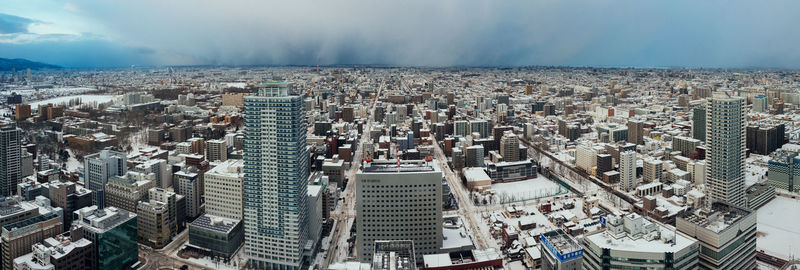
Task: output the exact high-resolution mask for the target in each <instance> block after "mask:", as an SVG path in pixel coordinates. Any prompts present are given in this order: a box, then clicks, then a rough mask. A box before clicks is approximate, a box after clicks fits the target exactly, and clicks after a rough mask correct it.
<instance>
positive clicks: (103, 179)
mask: <svg viewBox="0 0 800 270" xmlns="http://www.w3.org/2000/svg"><path fill="white" fill-rule="evenodd" d="M126 160H127V154H125V153H122V152H117V151H111V150H103V151H100V153H95V154H91V155H88V156H86V157H84V159H83V168H84V169H83V170H84V176H83V179H84V180H83V181H84V183H85V185H86V188H88V189H90V190H92V191H93V192H94V194H95V197H94V198H92V203H93V204H97V202H98V200H102V198H100V197H101V196H103V195H100V194H102V193H103V192H98V191H105V186H106V184H107V183H108V178H109V177H111V176H123V175H125V173H126V172H127V171H128V167H127V162H126Z"/></svg>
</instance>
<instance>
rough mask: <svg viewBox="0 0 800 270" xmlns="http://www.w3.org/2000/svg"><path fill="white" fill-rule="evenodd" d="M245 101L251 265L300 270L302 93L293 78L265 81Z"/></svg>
mask: <svg viewBox="0 0 800 270" xmlns="http://www.w3.org/2000/svg"><path fill="white" fill-rule="evenodd" d="M244 102H245V144H244V163H245V165H244V198H245V201H244V216H245V250H246V254H247V257H248V259H249V263H250V267H253V268H261V269H282V270H283V269H290V270H296V269H300V268H301V267H302V265H303V247H304V246H305V244H306V239H307V234H306V228H305V225H306V220H307V213H306V208H307V207H306V198H307V197H308V196H307V195H308V194H307V191H306V190H307V188H308V185H307V184H308V150H307V149H306V120H305V110H304V107H303V97H302V96H300V95H298V94H296V93H295V92H294V86H293V85H292V84H291V83H264V84H262V85H261V88H259V90H258V93H257V94H256V95H254V96H246V97H245V98H244Z"/></svg>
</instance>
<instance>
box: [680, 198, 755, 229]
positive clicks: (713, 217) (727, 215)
mask: <svg viewBox="0 0 800 270" xmlns="http://www.w3.org/2000/svg"><path fill="white" fill-rule="evenodd" d="M701 211H702V210H698V211H696V212H694V213H692V214H691V215H687V216H685V217H684V218H683V219H684V220H686V221H688V222H691V223H694V224H695V225H697V226H700V227H703V228H706V229H708V230H710V231H712V232H714V233H719V232H721V231H723V230H725V229H727V228H728V227H730V226H731V225H732V224H734V223H736V222H738V221H739V220H740V219H742V218H744V217H746V216H747V215H750V214H751V213H752V211H750V210H747V209H743V208H738V207H735V206H731V205H728V204H724V203H717V202H715V203H714V204H713V205H712V207H711V212H709V213H701Z"/></svg>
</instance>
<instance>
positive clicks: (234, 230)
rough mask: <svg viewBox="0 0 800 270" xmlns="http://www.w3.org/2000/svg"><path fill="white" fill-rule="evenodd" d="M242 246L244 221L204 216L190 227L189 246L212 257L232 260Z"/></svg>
mask: <svg viewBox="0 0 800 270" xmlns="http://www.w3.org/2000/svg"><path fill="white" fill-rule="evenodd" d="M242 244H244V225H243V222H242V220H235V219H229V218H223V217H215V216H211V215H202V216H200V217H198V218H197V219H195V220H194V221H192V223H191V224H190V225H189V245H192V246H193V247H195V248H198V249H201V250H204V251H207V252H209V253H210V254H211V255H212V256H219V257H223V258H230V257H231V256H233V254H235V253H236V251H237V250H239V248H240V247H241V246H242Z"/></svg>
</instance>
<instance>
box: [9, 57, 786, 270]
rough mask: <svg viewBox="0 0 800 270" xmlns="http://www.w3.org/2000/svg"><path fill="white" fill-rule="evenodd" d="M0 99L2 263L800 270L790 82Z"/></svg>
mask: <svg viewBox="0 0 800 270" xmlns="http://www.w3.org/2000/svg"><path fill="white" fill-rule="evenodd" d="M0 95H1V96H2V100H1V101H2V108H0V114H2V118H3V120H2V128H0V192H2V194H0V195H2V197H1V198H0V226H2V234H1V235H0V252H2V269H26V270H27V269H35V270H39V269H53V270H58V269H323V270H362V269H378V270H384V269H386V270H390V269H391V270H395V269H398V270H400V269H431V270H444V269H794V268H793V267H797V266H800V261H798V260H797V258H796V255H797V254H800V231H797V230H796V229H795V227H796V226H794V224H796V223H797V222H799V221H800V211H797V209H798V208H800V193H798V190H800V155H798V154H800V108H799V107H798V104H800V73H799V72H797V71H793V70H766V69H730V70H727V69H666V68H665V69H648V68H567V67H529V68H523V67H518V68H411V67H397V68H393V67H369V66H323V67H319V66H307V67H131V68H118V69H59V68H44V69H38V68H34V69H30V68H24V67H20V68H15V67H12V69H10V70H8V71H3V72H0ZM796 180H797V181H796Z"/></svg>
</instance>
